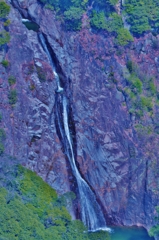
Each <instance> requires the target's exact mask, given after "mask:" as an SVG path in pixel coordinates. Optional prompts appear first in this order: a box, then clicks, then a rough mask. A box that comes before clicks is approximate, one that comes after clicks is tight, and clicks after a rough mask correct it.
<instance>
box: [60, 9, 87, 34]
mask: <svg viewBox="0 0 159 240" xmlns="http://www.w3.org/2000/svg"><path fill="white" fill-rule="evenodd" d="M82 15H83V9H82V8H80V7H73V6H72V7H70V8H69V10H67V11H65V12H64V19H65V21H66V27H67V29H68V30H80V28H81V21H80V20H81V18H82Z"/></svg>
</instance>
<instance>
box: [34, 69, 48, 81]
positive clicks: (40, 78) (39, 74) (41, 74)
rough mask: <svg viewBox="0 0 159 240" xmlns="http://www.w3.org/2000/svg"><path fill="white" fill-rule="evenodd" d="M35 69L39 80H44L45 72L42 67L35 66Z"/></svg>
mask: <svg viewBox="0 0 159 240" xmlns="http://www.w3.org/2000/svg"><path fill="white" fill-rule="evenodd" d="M36 71H37V75H38V78H39V80H40V82H45V81H46V73H45V71H44V69H43V68H41V67H38V66H36Z"/></svg>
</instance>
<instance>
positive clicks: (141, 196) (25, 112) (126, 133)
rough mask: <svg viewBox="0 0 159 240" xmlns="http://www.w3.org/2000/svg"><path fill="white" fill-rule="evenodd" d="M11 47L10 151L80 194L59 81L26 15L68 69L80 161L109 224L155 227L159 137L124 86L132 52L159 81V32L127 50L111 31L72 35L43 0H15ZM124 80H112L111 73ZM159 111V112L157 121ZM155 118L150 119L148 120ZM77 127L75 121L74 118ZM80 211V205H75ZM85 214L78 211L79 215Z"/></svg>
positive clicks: (0, 70) (0, 76) (6, 72)
mask: <svg viewBox="0 0 159 240" xmlns="http://www.w3.org/2000/svg"><path fill="white" fill-rule="evenodd" d="M10 4H11V6H12V9H11V12H10V15H9V18H10V19H11V25H10V26H9V32H10V35H11V41H10V43H9V44H8V49H6V52H5V53H6V56H5V57H6V59H7V60H8V61H9V63H10V64H9V67H8V68H6V69H5V68H4V67H3V66H1V65H0V80H1V81H0V96H1V113H2V115H3V119H5V122H3V127H4V128H5V131H6V135H7V138H6V142H5V149H6V154H9V155H12V156H15V157H16V158H17V159H20V160H22V161H23V164H24V165H25V166H27V167H28V168H30V169H31V170H34V171H36V172H37V173H38V174H39V175H40V176H41V177H42V178H43V179H44V180H45V181H47V182H48V183H49V184H50V185H51V186H52V187H53V188H55V189H56V190H57V192H58V193H59V194H61V193H64V192H67V191H70V190H73V191H76V182H75V179H74V177H73V175H72V172H71V168H70V165H69V162H68V160H67V159H66V158H65V154H64V151H63V147H62V143H61V142H60V139H59V136H58V133H57V129H56V121H55V114H54V113H55V109H54V107H55V90H56V82H55V78H54V75H53V72H52V69H51V66H50V63H49V60H48V58H47V55H46V54H45V52H44V50H43V49H42V47H41V44H40V42H39V39H38V34H37V33H36V32H34V31H32V30H31V31H29V30H28V29H27V28H26V27H25V26H24V25H23V24H22V18H28V19H30V20H32V21H34V22H36V23H37V24H38V25H39V26H40V31H41V32H42V33H43V34H44V35H45V36H46V39H47V41H48V46H49V48H50V49H51V51H52V54H53V55H54V56H55V57H56V61H57V65H58V66H59V69H61V71H62V72H61V76H62V81H63V83H62V84H63V85H65V86H67V87H66V88H67V95H68V97H69V99H70V102H71V109H72V116H73V121H74V123H73V124H74V125H75V131H74V132H72V135H74V139H76V149H75V150H76V161H77V164H78V168H79V170H80V173H81V175H82V176H83V178H84V179H85V180H86V181H87V182H88V184H89V185H90V187H91V188H92V190H93V191H94V193H95V195H96V197H97V200H98V202H99V203H100V205H101V207H102V209H103V212H104V214H105V218H106V219H107V223H108V224H116V225H126V226H130V225H137V226H144V227H146V228H147V229H149V228H150V226H152V225H153V221H154V215H155V206H156V205H158V204H159V192H158V189H159V188H158V175H159V172H158V170H157V166H158V161H159V160H158V159H159V158H158V151H157V149H158V140H159V139H158V135H153V134H151V135H150V136H147V135H146V136H144V137H143V136H142V137H139V135H138V134H137V132H136V130H135V128H134V124H135V123H136V121H137V119H135V118H133V117H132V116H131V114H130V113H129V109H128V107H127V105H126V104H125V103H126V97H125V95H124V94H123V91H121V86H123V85H124V84H125V75H124V72H125V71H127V70H126V61H127V59H128V56H131V57H132V59H133V60H134V61H135V62H137V63H138V65H139V66H140V69H142V71H143V72H146V74H149V75H153V76H155V77H156V79H157V78H158V71H159V60H158V53H159V51H158V50H153V49H152V41H153V38H154V37H153V36H152V35H151V34H147V35H145V36H144V37H141V38H139V39H135V40H134V43H132V44H131V45H130V46H129V47H127V48H125V50H124V52H123V53H121V55H120V56H119V54H117V51H118V53H119V51H123V49H122V48H120V47H119V48H118V47H117V46H116V45H114V44H113V37H112V36H109V35H107V34H106V33H99V34H95V33H93V32H92V31H91V30H90V29H89V28H87V27H88V26H87V25H84V27H83V29H82V30H81V31H80V32H66V31H65V30H64V29H63V28H62V27H61V26H60V23H59V22H58V21H57V20H56V18H55V15H54V14H53V12H51V11H50V10H48V9H45V8H43V7H42V6H41V5H40V4H38V3H37V1H36V0H27V1H25V0H23V1H22V0H21V1H20V0H19V1H18V0H13V1H11V3H10ZM112 72H113V76H115V79H116V80H117V82H114V81H110V78H111V74H112ZM10 75H13V76H15V77H16V84H15V86H13V88H15V89H16V90H17V93H18V101H17V103H16V104H15V106H14V107H12V106H11V105H10V104H9V103H8V97H7V96H8V91H9V90H10V88H11V87H10V86H9V84H8V82H7V78H8V77H9V76H10ZM157 84H158V83H157V82H156V85H157ZM157 115H158V109H156V118H155V119H154V120H153V121H154V122H153V123H154V124H155V121H157V119H158V118H157ZM149 121H150V120H149ZM70 124H71V123H70ZM75 208H76V211H77V212H78V206H76V207H75ZM76 215H78V213H76Z"/></svg>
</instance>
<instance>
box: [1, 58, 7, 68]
mask: <svg viewBox="0 0 159 240" xmlns="http://www.w3.org/2000/svg"><path fill="white" fill-rule="evenodd" d="M1 64H2V66H3V67H5V68H7V67H8V66H9V62H8V60H5V59H4V60H2V62H1Z"/></svg>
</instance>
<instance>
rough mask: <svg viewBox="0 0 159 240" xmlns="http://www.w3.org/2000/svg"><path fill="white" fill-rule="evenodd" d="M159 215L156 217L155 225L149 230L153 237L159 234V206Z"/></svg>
mask: <svg viewBox="0 0 159 240" xmlns="http://www.w3.org/2000/svg"><path fill="white" fill-rule="evenodd" d="M156 212H157V216H156V217H155V222H156V224H155V226H154V227H152V228H151V229H150V231H149V235H150V236H151V237H153V236H158V235H159V206H157V207H156Z"/></svg>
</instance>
